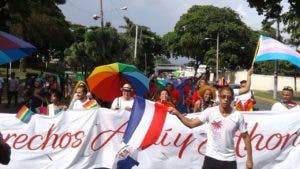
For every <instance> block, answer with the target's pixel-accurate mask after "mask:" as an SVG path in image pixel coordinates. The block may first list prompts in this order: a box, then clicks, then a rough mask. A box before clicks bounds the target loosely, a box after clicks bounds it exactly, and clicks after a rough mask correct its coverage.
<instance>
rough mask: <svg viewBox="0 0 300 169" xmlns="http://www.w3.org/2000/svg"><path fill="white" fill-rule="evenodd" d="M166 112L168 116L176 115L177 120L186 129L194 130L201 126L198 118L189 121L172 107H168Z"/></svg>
mask: <svg viewBox="0 0 300 169" xmlns="http://www.w3.org/2000/svg"><path fill="white" fill-rule="evenodd" d="M168 111H169V113H170V114H173V115H176V116H177V118H178V119H179V120H180V121H181V122H182V123H183V124H184V125H185V126H187V127H189V128H194V127H198V126H200V125H201V124H203V123H202V122H201V121H200V120H199V119H198V118H194V119H189V118H187V117H185V116H184V115H182V114H181V113H180V112H179V111H178V110H176V109H175V108H174V107H169V108H168Z"/></svg>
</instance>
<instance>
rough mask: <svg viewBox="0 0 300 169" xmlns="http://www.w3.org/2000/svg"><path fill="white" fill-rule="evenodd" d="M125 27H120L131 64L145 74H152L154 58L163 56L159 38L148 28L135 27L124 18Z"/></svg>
mask: <svg viewBox="0 0 300 169" xmlns="http://www.w3.org/2000/svg"><path fill="white" fill-rule="evenodd" d="M124 20H125V22H126V25H124V26H121V28H123V29H124V30H125V32H124V37H125V38H126V40H127V42H128V44H129V48H128V49H127V53H128V54H131V57H130V58H132V60H131V63H132V64H135V65H136V66H137V67H138V68H139V69H140V70H144V72H145V74H151V73H153V68H154V60H155V57H157V56H159V55H162V54H164V50H163V49H164V48H163V46H162V40H161V37H160V36H158V35H157V34H156V33H154V32H152V31H151V30H150V29H149V28H148V27H146V26H141V25H136V24H134V23H133V22H132V21H131V20H130V19H129V18H127V17H124ZM136 26H138V44H137V58H136V60H135V61H134V60H133V57H134V56H133V54H134V45H135V43H134V42H135V34H136Z"/></svg>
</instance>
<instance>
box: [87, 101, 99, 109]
mask: <svg viewBox="0 0 300 169" xmlns="http://www.w3.org/2000/svg"><path fill="white" fill-rule="evenodd" d="M97 105H98V104H97V101H96V100H95V99H92V100H90V101H88V102H86V103H85V104H84V105H83V107H84V108H85V109H90V108H93V107H97Z"/></svg>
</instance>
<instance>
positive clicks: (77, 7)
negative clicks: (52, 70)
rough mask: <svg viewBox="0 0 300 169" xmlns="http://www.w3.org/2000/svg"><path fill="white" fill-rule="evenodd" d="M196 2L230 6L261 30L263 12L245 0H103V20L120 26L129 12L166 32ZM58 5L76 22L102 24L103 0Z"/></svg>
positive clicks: (136, 19)
mask: <svg viewBox="0 0 300 169" xmlns="http://www.w3.org/2000/svg"><path fill="white" fill-rule="evenodd" d="M193 5H214V6H217V7H230V8H232V9H233V10H235V11H237V12H238V13H239V14H240V15H241V18H242V20H243V21H244V22H245V23H246V24H247V25H248V26H250V27H251V28H253V29H255V30H258V29H260V27H261V21H262V19H263V16H258V15H257V12H256V10H255V9H251V8H250V7H249V6H248V3H247V2H246V0H103V10H104V21H105V22H107V21H108V22H111V23H112V25H113V26H114V27H117V28H118V27H119V26H120V25H125V22H124V19H123V16H127V17H129V18H130V19H131V20H132V21H133V22H134V23H137V24H139V25H145V26H147V27H149V28H150V29H151V30H152V31H153V32H156V33H157V34H159V35H163V34H165V33H167V32H170V31H173V29H174V26H175V24H176V22H177V21H178V20H179V17H180V16H181V15H182V14H184V13H186V12H187V10H188V9H189V8H190V7H191V6H193ZM59 7H60V8H61V9H62V11H63V13H64V15H65V16H66V19H67V20H69V21H71V22H73V23H79V24H82V25H86V26H92V25H94V26H95V25H98V26H99V25H100V21H99V20H93V19H92V16H93V15H94V14H99V13H100V12H99V11H100V0H67V3H66V4H64V5H61V6H59ZM123 7H127V10H122V9H121V8H123Z"/></svg>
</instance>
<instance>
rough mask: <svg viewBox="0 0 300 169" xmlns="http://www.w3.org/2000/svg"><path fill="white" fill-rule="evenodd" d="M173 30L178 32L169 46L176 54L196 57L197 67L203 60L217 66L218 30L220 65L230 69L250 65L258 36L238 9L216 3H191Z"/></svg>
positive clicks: (196, 67)
mask: <svg viewBox="0 0 300 169" xmlns="http://www.w3.org/2000/svg"><path fill="white" fill-rule="evenodd" d="M174 32H175V34H176V36H175V35H172V36H171V37H173V38H169V39H171V41H168V42H169V44H170V45H171V46H170V45H167V46H169V47H170V48H171V49H173V50H175V53H176V54H177V55H182V56H187V57H189V58H193V59H194V60H195V69H196V70H197V69H198V67H199V65H200V64H206V65H208V66H210V67H214V66H215V63H216V59H215V58H216V45H217V43H216V38H217V34H218V33H219V37H220V38H219V42H220V43H219V65H220V66H219V67H220V68H225V69H229V70H234V69H236V65H240V67H243V68H246V67H249V66H250V64H251V61H252V59H253V54H254V50H255V45H256V42H257V38H258V37H255V38H253V37H254V36H253V35H254V32H253V31H252V30H251V29H250V28H249V27H247V26H246V25H245V24H244V23H243V22H242V21H241V19H240V17H239V15H238V14H237V13H236V12H235V11H233V10H232V9H230V8H218V7H214V6H199V5H195V6H193V7H191V8H190V9H189V10H188V12H187V13H185V14H183V15H182V16H181V17H180V20H179V21H178V22H177V23H176V26H175V31H174ZM169 36H170V35H169ZM208 38H209V40H206V39H208ZM165 39H167V37H166V38H165ZM174 41H176V43H174ZM214 68H215V67H214Z"/></svg>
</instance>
